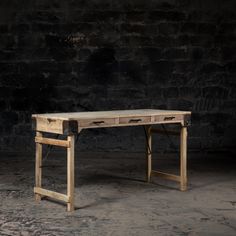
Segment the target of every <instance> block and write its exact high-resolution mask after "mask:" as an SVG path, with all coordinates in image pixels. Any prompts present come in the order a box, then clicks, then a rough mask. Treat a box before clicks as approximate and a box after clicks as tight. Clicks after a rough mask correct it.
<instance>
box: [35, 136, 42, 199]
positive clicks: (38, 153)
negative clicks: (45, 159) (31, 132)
mask: <svg viewBox="0 0 236 236" xmlns="http://www.w3.org/2000/svg"><path fill="white" fill-rule="evenodd" d="M42 136H43V135H42V133H41V132H36V138H42ZM42 148H43V147H42V144H40V143H36V149H35V151H36V160H35V186H36V187H41V186H42V168H41V166H42ZM35 200H36V201H40V200H41V195H40V194H38V193H36V194H35Z"/></svg>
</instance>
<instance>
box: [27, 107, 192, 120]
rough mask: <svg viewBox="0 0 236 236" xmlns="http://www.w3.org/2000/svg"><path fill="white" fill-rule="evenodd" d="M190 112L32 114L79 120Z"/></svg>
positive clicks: (41, 116) (148, 110) (141, 111)
mask: <svg viewBox="0 0 236 236" xmlns="http://www.w3.org/2000/svg"><path fill="white" fill-rule="evenodd" d="M186 114H191V112H190V111H176V110H157V109H136V110H113V111H89V112H71V113H46V114H33V115H32V117H35V118H51V119H59V120H80V119H95V118H99V119H100V118H119V117H132V116H155V115H186Z"/></svg>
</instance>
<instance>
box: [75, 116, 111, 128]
mask: <svg viewBox="0 0 236 236" xmlns="http://www.w3.org/2000/svg"><path fill="white" fill-rule="evenodd" d="M114 124H115V119H114V118H106V119H98V118H97V119H92V120H91V119H89V120H80V121H79V126H80V127H93V128H96V127H107V126H112V125H114Z"/></svg>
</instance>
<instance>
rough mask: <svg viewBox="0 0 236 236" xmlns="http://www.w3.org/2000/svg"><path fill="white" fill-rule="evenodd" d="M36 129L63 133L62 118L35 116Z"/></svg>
mask: <svg viewBox="0 0 236 236" xmlns="http://www.w3.org/2000/svg"><path fill="white" fill-rule="evenodd" d="M35 122H36V127H35V130H36V131H42V132H49V133H56V134H63V120H57V119H50V118H37V119H36V120H35Z"/></svg>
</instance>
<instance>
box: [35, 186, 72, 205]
mask: <svg viewBox="0 0 236 236" xmlns="http://www.w3.org/2000/svg"><path fill="white" fill-rule="evenodd" d="M34 193H35V194H40V196H46V197H50V198H54V199H57V200H60V201H63V202H69V201H70V198H69V197H68V196H67V195H65V194H61V193H57V192H54V191H51V190H47V189H43V188H39V187H35V188H34Z"/></svg>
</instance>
